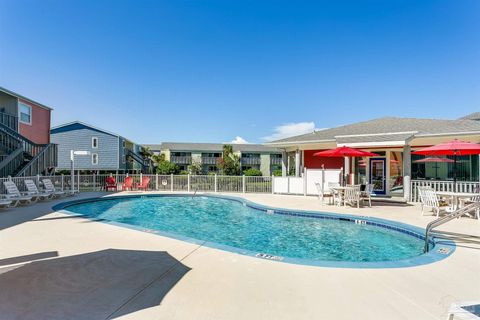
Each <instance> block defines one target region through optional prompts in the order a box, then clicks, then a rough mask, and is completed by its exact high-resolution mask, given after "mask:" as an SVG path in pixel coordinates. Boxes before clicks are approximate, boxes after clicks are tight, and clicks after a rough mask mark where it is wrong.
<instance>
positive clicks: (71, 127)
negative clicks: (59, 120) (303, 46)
mask: <svg viewBox="0 0 480 320" xmlns="http://www.w3.org/2000/svg"><path fill="white" fill-rule="evenodd" d="M82 129H88V130H92V131H96V132H100V133H104V134H108V135H111V136H114V137H119V135H118V134H115V133H112V132H109V131H106V130H103V129H100V128H97V127H94V126H92V125H89V124H86V123H83V122H80V121H74V122H70V123H65V124H62V125H59V126H56V127H54V128H52V129H51V130H50V134H55V133H61V132H69V131H75V130H82Z"/></svg>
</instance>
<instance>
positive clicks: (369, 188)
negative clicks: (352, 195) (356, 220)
mask: <svg viewBox="0 0 480 320" xmlns="http://www.w3.org/2000/svg"><path fill="white" fill-rule="evenodd" d="M373 187H374V184H373V183H369V184H367V185H365V190H363V191H361V193H360V198H361V199H362V201H365V200H368V206H369V207H370V208H371V207H372V193H373Z"/></svg>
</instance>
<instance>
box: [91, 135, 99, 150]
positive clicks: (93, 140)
mask: <svg viewBox="0 0 480 320" xmlns="http://www.w3.org/2000/svg"><path fill="white" fill-rule="evenodd" d="M92 148H94V149H96V148H98V138H97V137H92Z"/></svg>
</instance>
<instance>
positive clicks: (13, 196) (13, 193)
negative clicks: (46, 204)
mask: <svg viewBox="0 0 480 320" xmlns="http://www.w3.org/2000/svg"><path fill="white" fill-rule="evenodd" d="M3 185H4V186H5V189H7V194H6V195H5V198H6V199H7V200H9V201H18V202H20V203H22V204H29V203H34V202H37V200H38V197H36V196H32V195H28V194H25V193H21V192H20V191H19V190H18V188H17V185H16V184H15V183H14V182H13V181H4V182H3Z"/></svg>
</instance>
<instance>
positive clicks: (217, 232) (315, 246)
mask: <svg viewBox="0 0 480 320" xmlns="http://www.w3.org/2000/svg"><path fill="white" fill-rule="evenodd" d="M66 210H68V211H69V212H72V213H76V214H82V215H85V216H87V217H90V218H96V219H105V220H109V221H115V222H120V223H124V224H129V225H134V226H138V227H141V228H145V229H150V230H158V231H161V232H167V233H170V234H173V235H178V236H183V237H188V238H193V239H196V240H202V241H208V242H209V243H214V244H219V245H226V246H229V247H233V248H237V249H240V250H248V251H250V252H253V253H264V254H268V255H273V256H279V257H284V258H294V259H308V260H313V261H349V262H378V261H397V260H402V259H408V258H412V257H416V256H419V255H421V254H422V253H423V240H422V239H419V238H418V237H415V236H412V235H411V234H407V233H404V232H399V231H395V230H391V229H388V228H385V227H379V226H375V225H370V224H356V223H354V222H352V221H351V220H349V221H346V220H339V219H338V218H340V217H341V216H334V217H336V218H335V219H318V218H312V217H301V216H292V215H286V214H271V212H266V211H261V210H257V209H254V208H251V207H249V206H245V205H244V203H242V202H239V201H234V200H231V199H224V198H218V197H207V196H197V197H190V196H159V197H130V198H118V199H115V198H111V199H109V200H101V201H93V202H86V203H79V204H73V205H70V206H68V207H66ZM330 217H331V215H330Z"/></svg>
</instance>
